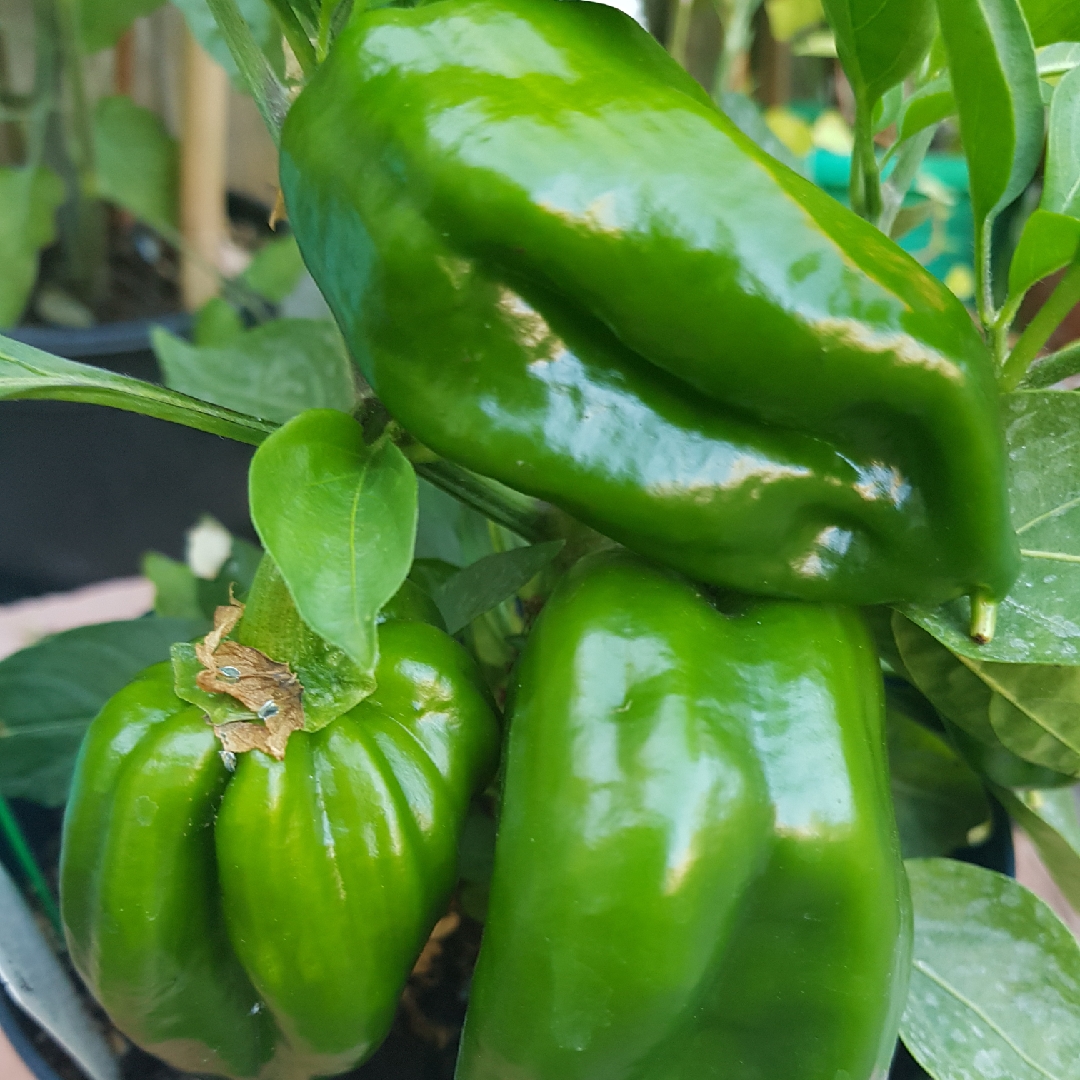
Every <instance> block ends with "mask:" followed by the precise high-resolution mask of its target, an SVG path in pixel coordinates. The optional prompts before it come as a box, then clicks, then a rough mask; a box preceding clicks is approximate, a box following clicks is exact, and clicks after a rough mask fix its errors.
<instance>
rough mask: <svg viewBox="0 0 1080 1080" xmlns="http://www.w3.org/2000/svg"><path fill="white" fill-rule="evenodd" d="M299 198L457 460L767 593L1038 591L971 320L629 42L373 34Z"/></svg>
mask: <svg viewBox="0 0 1080 1080" xmlns="http://www.w3.org/2000/svg"><path fill="white" fill-rule="evenodd" d="M281 178H282V185H283V190H284V192H285V197H286V202H287V206H288V211H289V217H290V221H291V222H292V225H293V227H294V229H295V232H296V236H297V239H298V241H299V243H300V247H301V250H302V251H303V254H304V258H305V260H306V262H307V264H308V266H309V267H310V269H311V271H312V273H313V274H314V276H315V279H316V280H317V281H318V283H319V285H320V287H321V289H322V291H323V293H324V294H325V295H326V297H327V299H328V301H329V303H330V305H331V307H332V309H333V311H334V314H335V316H336V318H337V320H338V322H339V324H340V325H341V327H342V329H343V331H344V333H345V336H346V339H347V341H348V344H349V346H350V348H351V350H352V352H353V355H354V356H355V358H356V360H357V362H358V363H359V365H360V367H361V369H362V370H363V372H364V374H365V376H366V377H367V378H368V380H369V381H370V382H371V384H372V386H373V387H374V389H375V391H376V393H377V394H378V395H379V396H380V398H381V399H382V400H383V402H384V403H385V404H386V406H387V407H388V408H389V409H390V411H391V412H392V413H393V415H394V416H395V417H396V418H397V419H398V420H399V421H400V422H401V423H402V424H404V426H405V427H406V428H407V429H408V430H409V431H410V432H412V434H413V435H415V436H416V437H417V438H418V439H419V440H420V441H421V442H423V443H426V444H427V445H428V446H430V447H431V448H432V449H434V450H435V451H437V452H438V453H440V454H443V455H445V456H446V457H448V458H451V459H453V460H455V461H457V462H460V463H461V464H464V465H466V466H468V467H470V468H472V469H475V470H477V471H478V472H481V473H484V474H485V475H488V476H492V477H495V478H497V479H499V480H501V481H503V482H505V483H506V484H508V485H510V486H511V487H514V488H516V489H518V490H520V491H523V492H527V493H530V494H534V495H538V496H541V497H543V498H545V499H548V500H550V501H551V502H553V503H556V504H558V505H559V506H562V507H563V508H565V509H567V510H568V511H570V512H571V513H572V514H574V515H576V516H577V517H579V518H580V519H582V520H584V521H585V522H587V523H589V524H591V525H593V526H594V527H596V528H597V529H599V530H600V531H602V532H604V533H606V534H607V535H609V536H611V537H614V538H615V539H617V540H619V541H621V542H622V543H624V544H626V545H627V546H628V547H631V548H633V549H636V550H638V551H640V552H642V553H644V554H647V555H650V556H652V557H654V558H657V559H660V560H662V561H664V562H667V563H668V564H669V565H672V566H675V567H677V568H679V569H681V570H683V571H685V572H687V573H689V574H690V575H691V576H693V577H695V578H697V579H699V580H703V581H706V582H711V583H714V584H721V585H728V586H734V587H737V588H740V589H743V590H746V591H750V592H754V593H759V594H766V595H775V596H788V597H796V598H800V599H810V600H823V601H843V602H852V603H863V604H866V603H876V602H889V601H898V600H917V601H925V602H934V601H939V600H943V599H945V598H948V597H952V596H956V595H959V594H963V593H972V594H978V595H980V596H986V597H990V598H1000V597H1001V596H1002V595H1004V593H1005V591H1006V590H1007V589H1008V587H1009V585H1010V583H1011V582H1012V580H1013V578H1014V576H1015V573H1016V569H1017V565H1018V555H1017V548H1016V542H1015V538H1014V536H1013V534H1012V530H1011V528H1010V524H1009V516H1008V507H1007V503H1006V498H1005V483H1004V468H1005V459H1004V451H1003V445H1002V438H1001V433H1000V430H999V422H998V410H997V401H996V390H995V386H994V377H993V371H992V365H991V362H990V358H989V356H988V354H987V352H986V350H985V348H984V346H983V344H982V342H981V341H980V339H979V337H978V334H977V333H976V331H975V329H974V327H973V325H972V323H971V320H970V318H969V317H968V315H967V313H966V312H965V310H964V308H963V307H962V306H961V305H960V303H959V302H958V301H957V300H956V299H955V298H954V297H952V295H951V294H950V293H949V292H948V291H947V290H946V289H945V288H944V287H943V286H942V285H941V284H940V283H939V282H937V281H935V280H934V279H933V278H932V277H930V275H929V274H927V273H926V272H925V271H924V270H923V269H922V268H921V267H919V266H918V264H916V263H915V262H914V260H912V259H911V258H910V257H908V256H907V255H905V254H904V253H903V252H901V251H900V250H899V249H898V248H897V247H896V245H895V244H893V243H892V242H891V241H889V240H888V239H887V238H886V237H884V236H883V235H881V234H880V233H879V232H877V231H876V230H875V229H874V228H872V227H871V226H870V225H869V224H867V223H866V222H863V221H861V220H860V219H858V218H857V217H855V216H854V215H853V214H851V213H850V212H849V211H848V210H846V209H845V208H843V207H841V206H839V205H838V204H837V203H836V202H834V201H833V200H832V199H830V198H829V197H828V196H827V195H825V194H824V193H823V192H821V191H820V190H818V189H816V188H815V187H813V185H811V184H810V183H808V182H807V181H805V180H803V179H802V178H800V177H798V176H796V175H795V174H794V173H792V172H791V171H790V170H788V169H787V168H785V167H784V166H782V165H780V164H779V163H778V162H776V161H775V160H774V159H772V158H770V157H769V156H768V155H767V154H765V153H764V152H763V151H761V150H760V149H759V148H758V147H756V146H755V145H753V144H752V143H751V142H750V140H748V139H747V138H745V137H744V136H743V135H742V134H741V133H740V132H739V131H738V130H737V129H736V128H735V127H734V125H733V124H731V123H730V121H728V120H727V118H726V117H724V116H723V115H722V114H721V113H720V112H719V111H717V109H716V108H715V107H714V106H713V104H712V103H711V102H710V101H709V99H708V98H707V97H706V95H705V94H704V93H703V91H702V90H701V89H700V88H699V87H698V86H697V84H696V83H695V82H694V81H693V80H692V79H691V78H690V77H689V76H688V75H686V73H685V72H683V71H682V70H681V69H680V68H679V67H678V66H677V65H676V64H675V63H674V62H673V61H671V60H670V59H669V58H668V57H667V56H666V54H664V52H663V50H662V49H661V48H660V47H659V45H657V43H656V42H655V41H653V40H652V39H651V38H650V37H649V35H648V34H646V33H645V31H644V30H642V29H640V28H639V27H638V26H637V25H636V24H635V23H634V22H633V21H632V20H631V19H629V18H627V17H626V16H624V15H622V14H621V13H619V12H617V11H615V10H613V9H611V8H609V7H606V6H604V5H600V4H592V3H554V2H551V0H437V2H435V3H430V4H425V5H423V6H419V7H416V8H411V9H403V8H383V9H380V10H366V11H360V12H358V13H357V15H356V16H355V17H354V18H353V20H352V22H351V24H350V25H349V26H348V27H347V28H346V30H345V31H344V32H343V33H342V34H341V35H340V37H339V38H338V40H337V42H336V44H335V45H334V47H333V49H332V51H331V54H330V57H329V59H328V60H327V61H326V62H325V63H324V64H323V65H322V66H321V67H320V69H319V70H318V72H317V73H316V75H315V76H314V78H313V79H312V81H311V82H310V84H309V85H308V86H307V87H306V88H305V89H304V91H303V92H302V93H301V94H300V96H299V98H298V99H297V101H296V102H295V103H294V105H293V106H292V109H291V111H290V113H289V115H288V117H287V118H286V122H285V126H284V130H283V135H282V158H281Z"/></svg>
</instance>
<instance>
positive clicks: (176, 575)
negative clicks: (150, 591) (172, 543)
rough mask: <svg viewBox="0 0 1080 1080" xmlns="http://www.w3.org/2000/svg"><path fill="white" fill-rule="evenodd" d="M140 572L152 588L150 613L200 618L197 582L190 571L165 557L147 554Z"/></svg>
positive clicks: (200, 609)
mask: <svg viewBox="0 0 1080 1080" xmlns="http://www.w3.org/2000/svg"><path fill="white" fill-rule="evenodd" d="M142 572H143V576H144V577H148V578H149V579H150V581H151V583H152V584H153V586H154V611H155V613H156V614H158V615H165V616H172V617H175V618H181V619H201V618H204V617H205V612H204V611H203V610H202V608H201V607H200V606H199V595H198V589H197V579H196V577H195V575H194V574H193V573H192V572H191V568H190V567H189V566H188V565H187V564H186V563H182V562H177V561H176V559H170V558H169V556H168V555H162V554H160V553H159V552H157V551H148V552H147V553H146V554H145V555H144V556H143V558H142Z"/></svg>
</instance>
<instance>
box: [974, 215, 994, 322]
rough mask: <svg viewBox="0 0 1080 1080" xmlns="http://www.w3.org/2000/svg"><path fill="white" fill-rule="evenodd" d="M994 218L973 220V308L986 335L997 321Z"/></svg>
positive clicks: (991, 216) (990, 216)
mask: <svg viewBox="0 0 1080 1080" xmlns="http://www.w3.org/2000/svg"><path fill="white" fill-rule="evenodd" d="M996 217H997V214H987V216H986V217H985V218H984V219H983V220H982V221H979V219H978V218H976V220H975V308H976V310H977V311H978V313H979V321H980V322H981V323H982V325H983V329H984V330H985V331H986V332H987V333H988V334H989V333H991V332H992V328H993V326H994V324H995V323H996V322H997V320H998V312H997V310H996V309H995V307H994V289H993V278H992V269H991V238H992V236H993V232H994V221H995V219H996Z"/></svg>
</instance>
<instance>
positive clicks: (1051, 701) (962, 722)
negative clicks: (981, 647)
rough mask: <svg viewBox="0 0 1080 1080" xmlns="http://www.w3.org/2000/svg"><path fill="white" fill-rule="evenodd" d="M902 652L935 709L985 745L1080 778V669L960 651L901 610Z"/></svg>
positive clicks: (897, 624)
mask: <svg viewBox="0 0 1080 1080" xmlns="http://www.w3.org/2000/svg"><path fill="white" fill-rule="evenodd" d="M893 633H894V635H895V637H896V643H897V646H898V647H899V649H900V656H901V658H902V659H903V661H904V666H905V668H906V669H907V671H908V673H909V674H910V676H911V677H912V678H913V679H914V680H915V685H916V686H918V688H919V689H920V690H921V691H922V692H923V694H925V695H926V697H927V698H929V700H930V701H931V703H932V704H933V705H934V707H935V708H936V709H938V710H939V711H940V712H941V713H942V714H943V715H944V716H946V717H948V719H950V720H951V721H952V722H953V723H954V724H957V725H958V726H959V727H961V728H963V729H964V730H965V731H966V732H968V734H970V735H973V736H974V737H975V738H976V739H978V740H980V742H983V743H985V744H986V745H988V746H993V745H994V744H995V743H1001V744H1002V745H1003V746H1005V747H1006V748H1007V749H1008V750H1010V751H1011V752H1012V753H1013V754H1015V755H1016V756H1017V757H1021V758H1023V759H1024V760H1026V761H1030V762H1034V763H1035V764H1036V765H1042V766H1044V767H1045V768H1047V769H1052V770H1054V771H1055V772H1059V773H1065V774H1067V775H1070V776H1080V710H1078V709H1077V705H1078V704H1080V667H1065V666H1056V665H1051V664H995V663H987V662H985V661H980V660H973V659H971V657H968V656H957V655H956V654H954V653H952V652H950V651H949V650H948V649H946V648H945V647H944V646H942V645H940V644H939V643H938V642H937V641H935V640H934V639H933V638H932V637H931V636H930V635H929V634H927V633H926V632H925V631H923V630H921V629H919V628H918V627H917V626H915V625H914V624H913V623H911V622H909V621H907V620H906V619H904V617H903V616H902V615H900V614H899V613H897V615H896V617H895V619H894V621H893Z"/></svg>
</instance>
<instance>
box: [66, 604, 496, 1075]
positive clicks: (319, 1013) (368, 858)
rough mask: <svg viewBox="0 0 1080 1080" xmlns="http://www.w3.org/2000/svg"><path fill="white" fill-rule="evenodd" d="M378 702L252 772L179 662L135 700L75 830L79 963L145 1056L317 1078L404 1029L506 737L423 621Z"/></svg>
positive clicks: (118, 713) (384, 631) (214, 1069)
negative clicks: (206, 713)
mask: <svg viewBox="0 0 1080 1080" xmlns="http://www.w3.org/2000/svg"><path fill="white" fill-rule="evenodd" d="M379 641H380V661H379V666H378V669H377V672H376V677H377V679H378V689H377V690H376V692H375V693H374V694H373V695H372V696H371V697H369V698H366V699H365V700H364V701H363V702H361V703H360V705H358V706H356V708H354V709H352V710H351V711H349V712H348V713H346V714H345V715H344V716H341V717H339V718H338V719H337V720H335V721H333V722H332V723H331V724H329V725H328V726H327V727H325V728H323V729H322V730H321V731H318V732H315V733H313V734H308V733H306V732H294V733H293V734H292V736H291V737H290V738H289V742H288V746H287V749H286V754H285V759H284V761H280V762H279V761H275V760H273V759H272V758H270V757H267V756H266V755H264V754H262V753H261V752H259V751H251V752H249V753H246V754H241V755H238V758H237V760H236V765H235V773H233V774H232V775H231V776H230V774H229V772H228V771H227V769H226V766H225V764H224V763H223V761H222V758H221V755H220V753H219V751H220V749H221V747H220V744H219V743H218V741H217V739H216V737H215V735H214V732H213V729H212V728H211V727H210V726H209V725H208V724H207V723H206V721H205V719H204V717H203V715H202V713H201V711H200V710H199V709H197V708H194V707H192V706H190V705H188V704H187V703H186V702H183V701H181V700H180V699H179V698H177V697H176V695H175V694H174V693H173V675H172V670H171V667H170V666H169V665H167V664H162V665H158V666H157V667H154V668H150V669H149V670H148V671H146V672H145V673H144V674H143V675H142V676H141V677H140V678H139V679H137V680H136V681H135V682H133V683H131V684H130V685H129V686H127V687H126V688H125V689H124V690H122V691H120V693H118V694H117V695H116V696H115V697H113V698H112V699H111V700H110V701H109V703H108V704H107V705H106V706H105V708H104V709H103V710H102V712H101V714H100V715H99V716H98V717H97V719H96V720H95V721H94V723H93V724H92V725H91V727H90V730H89V733H88V735H87V737H86V740H85V742H84V744H83V747H82V749H81V751H80V756H79V762H78V765H77V767H76V772H75V781H74V785H73V788H72V793H71V798H70V801H69V803H68V808H67V813H66V817H65V821H64V840H63V852H62V856H61V905H62V911H63V917H64V925H65V930H66V934H67V939H68V944H69V948H70V950H71V957H72V960H73V962H74V964H75V966H76V968H77V969H78V971H79V973H80V974H81V975H82V977H83V979H84V980H85V981H86V983H87V985H88V986H89V987H90V989H91V990H92V991H93V993H94V995H95V997H97V999H98V1000H99V1001H100V1002H101V1004H102V1005H103V1006H104V1008H105V1010H106V1011H107V1012H108V1013H109V1015H110V1017H111V1018H112V1020H113V1022H114V1023H115V1024H116V1025H117V1027H119V1028H120V1030H121V1031H123V1032H124V1033H125V1034H126V1035H128V1036H129V1037H130V1038H131V1039H132V1040H133V1041H134V1042H136V1043H138V1044H139V1045H140V1046H142V1047H143V1048H145V1049H147V1050H149V1051H150V1052H152V1053H154V1054H157V1055H158V1056H159V1057H161V1058H164V1059H165V1060H166V1061H168V1062H169V1063H170V1064H172V1065H174V1066H176V1067H177V1068H180V1069H182V1070H184V1071H187V1072H197V1073H215V1074H223V1075H225V1076H230V1077H237V1078H241V1077H242V1078H249V1077H250V1078H255V1077H258V1078H260V1080H307V1078H309V1077H312V1076H323V1075H329V1074H333V1073H337V1072H340V1071H342V1070H344V1069H346V1068H349V1067H350V1066H352V1065H354V1064H355V1063H356V1062H358V1061H360V1060H362V1059H363V1058H365V1057H367V1056H368V1055H369V1054H370V1053H371V1052H372V1051H373V1050H374V1049H375V1048H376V1047H377V1046H378V1045H379V1043H380V1042H381V1041H382V1039H383V1038H384V1036H385V1035H386V1033H387V1031H388V1030H389V1027H390V1024H391V1021H392V1020H393V1016H394V1012H395V1009H396V1006H397V1001H398V998H399V996H400V994H401V990H402V987H403V985H404V983H405V980H406V978H407V977H408V974H409V971H410V970H411V968H412V966H413V964H414V962H415V960H416V957H417V956H418V955H419V952H420V949H421V948H422V946H423V944H424V942H425V940H426V939H427V935H428V933H429V932H430V930H431V927H432V925H433V924H434V923H435V921H436V919H437V918H438V917H439V916H440V915H441V914H442V913H443V911H444V910H445V905H446V902H447V899H448V896H449V893H450V890H451V889H452V887H453V885H454V882H455V880H456V876H457V850H458V837H459V834H460V830H461V826H462V823H463V821H464V818H465V815H466V812H467V810H468V806H469V801H470V799H471V797H472V795H473V794H474V793H475V791H476V790H477V789H478V788H480V787H482V786H483V785H484V784H485V783H486V782H487V780H488V779H489V778H490V775H491V772H492V769H493V767H494V763H495V759H496V756H497V753H498V728H497V722H496V720H495V717H494V715H493V712H492V709H491V707H490V705H489V703H488V699H487V694H486V691H485V689H484V688H483V684H482V681H481V678H480V675H479V673H478V672H477V670H476V668H475V665H474V664H473V662H472V660H471V659H470V658H469V657H468V655H467V654H466V653H465V651H464V650H463V649H462V648H461V647H460V646H459V645H458V644H457V643H456V642H454V641H453V640H452V639H451V638H449V637H447V635H446V634H444V633H442V632H441V631H440V630H438V629H436V628H435V627H433V626H430V625H426V624H423V623H420V622H386V623H383V624H382V625H381V626H380V627H379Z"/></svg>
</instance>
